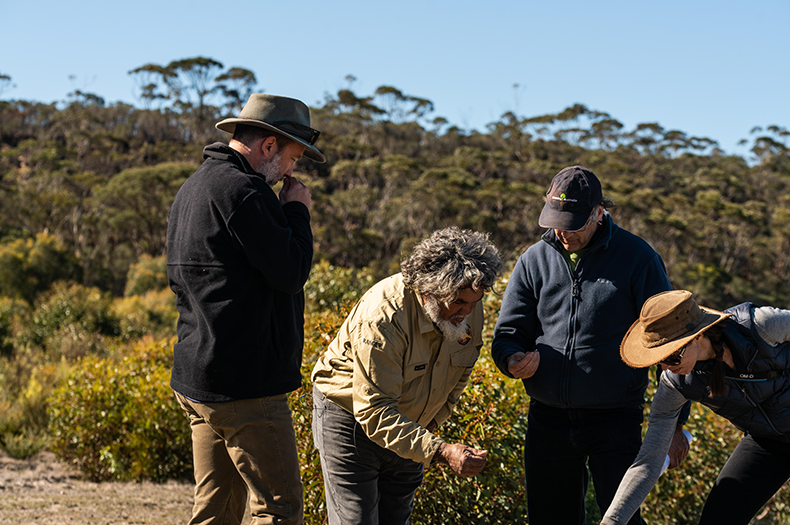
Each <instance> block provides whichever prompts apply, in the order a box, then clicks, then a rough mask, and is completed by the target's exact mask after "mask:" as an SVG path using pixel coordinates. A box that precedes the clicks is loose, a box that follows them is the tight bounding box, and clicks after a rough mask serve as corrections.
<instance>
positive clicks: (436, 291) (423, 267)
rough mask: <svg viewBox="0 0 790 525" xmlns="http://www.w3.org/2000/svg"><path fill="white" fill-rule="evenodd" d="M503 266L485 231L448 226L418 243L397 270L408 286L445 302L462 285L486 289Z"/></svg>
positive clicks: (455, 297) (456, 293)
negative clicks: (399, 269) (399, 270)
mask: <svg viewBox="0 0 790 525" xmlns="http://www.w3.org/2000/svg"><path fill="white" fill-rule="evenodd" d="M503 266H504V264H503V262H502V258H501V257H500V256H499V251H498V250H497V249H496V246H494V245H493V244H492V243H491V242H490V241H489V240H488V234H487V233H480V232H474V231H471V230H461V229H459V228H457V227H455V226H451V227H449V228H445V229H443V230H438V231H435V232H433V234H432V235H431V236H430V237H429V238H427V239H425V240H423V241H421V242H420V243H418V244H417V245H416V246H415V247H414V250H413V251H412V254H411V256H409V257H408V258H407V259H406V260H405V261H403V262H402V263H401V274H402V275H403V283H404V284H405V285H406V286H407V287H408V288H411V289H412V290H415V291H416V292H418V293H420V294H423V295H428V296H431V297H434V298H435V299H436V300H437V301H439V302H441V303H444V304H445V305H448V304H450V303H452V302H453V301H455V300H456V299H457V298H458V292H459V291H460V290H462V289H464V288H469V287H471V288H474V289H482V290H483V291H488V290H490V289H491V287H493V286H494V282H495V281H496V278H497V277H498V276H499V273H500V272H501V271H502V267H503Z"/></svg>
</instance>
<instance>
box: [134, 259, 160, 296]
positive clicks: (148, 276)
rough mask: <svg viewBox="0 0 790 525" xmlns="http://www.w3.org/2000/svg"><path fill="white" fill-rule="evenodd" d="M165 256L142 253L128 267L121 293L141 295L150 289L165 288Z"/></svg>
mask: <svg viewBox="0 0 790 525" xmlns="http://www.w3.org/2000/svg"><path fill="white" fill-rule="evenodd" d="M167 286H168V285H167V258H166V257H165V256H164V255H162V256H160V257H151V256H150V255H143V256H142V257H140V259H139V260H138V261H137V262H136V263H134V264H132V265H131V266H130V267H129V271H128V272H127V273H126V287H125V288H124V292H123V295H124V296H125V297H131V296H133V295H143V294H145V293H146V292H149V291H151V290H161V289H163V288H164V289H167Z"/></svg>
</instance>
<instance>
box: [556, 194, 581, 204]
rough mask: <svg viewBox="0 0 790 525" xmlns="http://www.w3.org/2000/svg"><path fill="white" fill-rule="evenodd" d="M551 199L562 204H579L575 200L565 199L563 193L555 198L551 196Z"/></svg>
mask: <svg viewBox="0 0 790 525" xmlns="http://www.w3.org/2000/svg"><path fill="white" fill-rule="evenodd" d="M551 199H552V200H555V201H562V202H566V201H567V202H579V201H578V200H576V199H569V198H567V197H566V196H565V194H564V193H561V194H560V196H559V197H556V196H553V195H552V197H551Z"/></svg>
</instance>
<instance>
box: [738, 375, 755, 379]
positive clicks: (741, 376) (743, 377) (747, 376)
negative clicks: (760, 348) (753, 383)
mask: <svg viewBox="0 0 790 525" xmlns="http://www.w3.org/2000/svg"><path fill="white" fill-rule="evenodd" d="M738 377H740V378H741V379H754V374H738Z"/></svg>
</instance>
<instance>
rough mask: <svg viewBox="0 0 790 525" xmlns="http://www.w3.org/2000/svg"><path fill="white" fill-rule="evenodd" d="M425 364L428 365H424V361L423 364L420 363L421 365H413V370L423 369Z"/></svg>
mask: <svg viewBox="0 0 790 525" xmlns="http://www.w3.org/2000/svg"><path fill="white" fill-rule="evenodd" d="M426 366H428V365H426V364H424V363H423V364H421V365H417V366H415V367H414V371H415V372H416V371H418V370H425V367H426Z"/></svg>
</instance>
